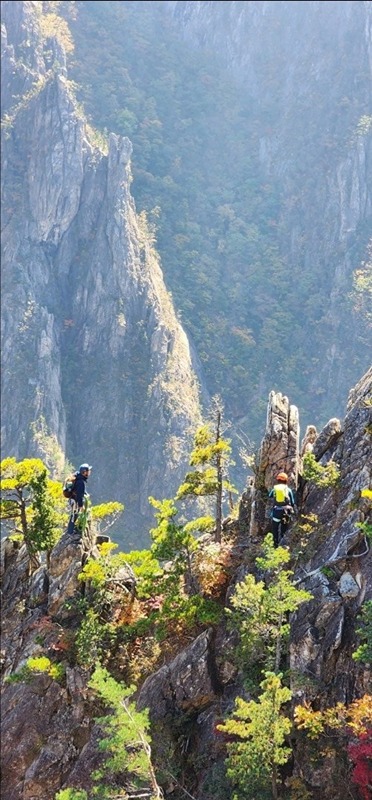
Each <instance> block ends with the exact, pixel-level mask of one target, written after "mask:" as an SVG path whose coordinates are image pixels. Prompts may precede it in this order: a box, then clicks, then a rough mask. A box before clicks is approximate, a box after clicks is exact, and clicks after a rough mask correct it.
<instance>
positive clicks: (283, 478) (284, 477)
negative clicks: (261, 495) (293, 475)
mask: <svg viewBox="0 0 372 800" xmlns="http://www.w3.org/2000/svg"><path fill="white" fill-rule="evenodd" d="M276 480H277V481H283V483H287V481H288V475H287V473H286V472H279V475H277V476H276Z"/></svg>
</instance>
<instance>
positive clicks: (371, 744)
mask: <svg viewBox="0 0 372 800" xmlns="http://www.w3.org/2000/svg"><path fill="white" fill-rule="evenodd" d="M347 752H348V756H349V758H350V760H351V761H353V763H354V768H353V771H352V774H351V779H352V781H353V783H355V785H356V786H357V787H358V790H359V792H360V796H361V798H362V800H371V796H372V728H368V730H367V731H366V732H365V733H362V734H360V736H358V741H357V742H355V743H353V744H349V746H348V748H347Z"/></svg>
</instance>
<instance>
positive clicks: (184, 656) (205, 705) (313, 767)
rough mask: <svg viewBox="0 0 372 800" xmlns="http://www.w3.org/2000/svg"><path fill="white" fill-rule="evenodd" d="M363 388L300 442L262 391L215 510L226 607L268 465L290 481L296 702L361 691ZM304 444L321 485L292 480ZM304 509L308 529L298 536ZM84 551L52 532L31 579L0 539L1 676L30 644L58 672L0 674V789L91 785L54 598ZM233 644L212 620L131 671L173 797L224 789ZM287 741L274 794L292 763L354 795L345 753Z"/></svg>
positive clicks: (84, 719)
mask: <svg viewBox="0 0 372 800" xmlns="http://www.w3.org/2000/svg"><path fill="white" fill-rule="evenodd" d="M371 400H372V371H371V370H370V371H369V372H368V373H367V374H366V375H364V376H363V378H362V379H361V380H360V382H359V383H358V384H357V385H356V386H355V388H354V389H353V390H352V392H350V395H349V401H348V406H347V409H346V415H345V418H344V419H343V420H339V419H332V420H330V422H329V423H328V425H327V426H325V428H324V429H323V430H322V431H320V432H317V431H316V430H315V429H314V428H311V429H310V430H307V431H306V433H305V436H304V437H303V439H302V441H301V443H300V439H299V418H298V410H297V409H296V407H295V406H293V405H291V404H290V402H289V400H288V398H287V397H285V396H283V395H281V394H278V393H276V392H272V393H271V394H270V397H269V402H268V414H267V424H266V430H265V434H264V437H263V440H262V444H261V449H260V453H259V456H258V459H257V464H256V475H255V478H254V479H250V482H249V485H248V487H247V490H246V492H245V493H244V495H243V496H242V498H241V501H240V511H239V518H238V519H237V520H235V521H234V520H225V522H224V535H223V541H222V544H221V547H220V553H221V558H223V559H224V563H225V565H227V564H228V569H227V572H226V576H227V581H226V584H225V585H224V586H223V587H220V589H219V592H220V599H221V602H222V604H223V605H226V606H229V604H230V600H231V595H232V592H233V591H234V589H235V587H236V585H237V583H239V582H240V581H241V580H243V578H244V576H245V575H247V574H248V573H249V572H251V571H252V570H254V569H255V567H254V562H255V556H256V555H257V554H258V553H259V551H260V545H261V543H262V539H263V537H264V535H265V533H266V531H267V530H268V528H269V525H270V523H269V516H268V508H269V506H268V500H267V489H268V488H269V487H270V486H271V483H272V477H273V475H274V474H275V473H276V471H277V469H278V467H279V468H281V469H283V468H285V469H286V470H287V472H288V473H289V474H290V475H291V476H292V477H291V483H292V485H293V486H298V490H297V505H298V514H297V520H296V523H295V524H294V525H293V526H292V527H291V528H290V529H289V531H288V533H287V534H286V537H285V540H284V543H285V544H286V545H287V546H289V549H290V552H291V559H292V561H291V566H292V568H293V570H294V580H295V581H296V583H297V585H301V586H302V587H304V588H307V589H308V590H309V591H310V592H311V594H312V599H311V600H310V601H308V602H306V603H305V604H303V605H302V606H300V608H299V609H298V611H297V612H296V613H295V614H293V615H292V617H291V641H290V651H289V653H288V656H287V658H288V663H287V667H288V668H289V669H290V675H291V678H290V681H291V689H292V692H293V702H294V703H295V704H300V703H303V702H305V701H307V702H311V703H313V704H314V707H315V708H326V707H328V706H333V705H335V704H336V703H337V702H340V703H346V704H347V705H349V704H350V703H351V702H352V701H353V700H355V699H358V698H361V697H362V696H363V695H365V694H371V688H372V687H371V675H370V665H368V664H363V663H360V662H356V661H355V660H353V658H352V652H353V651H354V650H355V647H356V643H357V635H356V628H357V627H358V624H359V619H360V617H359V616H358V615H359V612H360V609H361V606H362V604H363V603H365V602H366V601H367V600H371V599H372V581H371V576H372V569H371V551H370V544H369V543H368V540H367V537H366V536H365V535H364V533H363V530H362V529H361V528H360V526H359V523H363V522H367V523H369V524H370V523H371V513H372V508H371V501H370V500H369V499H368V498H364V497H363V496H362V494H361V490H362V489H365V488H369V489H371V488H372V474H371V465H372V459H371V453H372V448H371V424H372V416H371ZM309 451H311V452H313V454H314V456H315V459H316V461H317V463H320V464H321V465H323V466H325V465H326V464H327V463H329V461H330V460H334V461H335V462H336V463H337V464H338V465H339V467H340V480H339V482H338V484H337V486H336V487H334V488H320V487H316V486H315V485H314V484H313V483H312V482H311V481H305V480H304V479H303V477H302V470H303V466H302V458H303V454H304V453H305V452H309ZM296 476H298V477H296ZM309 519H311V520H312V524H311V526H310V527H311V531H310V534H309V533H307V535H305V532H304V528H303V526H304V525H306V522H308V520H309ZM206 544H207V542H206ZM87 550H88V552H87V553H84V552H83V550H82V549H81V548H79V547H77V549H76V546H73V545H71V544H69V543H67V541H66V537H63V538H62V539H61V540H60V542H58V544H57V545H56V547H55V549H54V550H53V551H52V554H51V558H50V566H49V567H48V568H47V567H46V565H42V566H41V567H39V569H38V570H36V571H35V572H34V573H33V575H32V576H31V577H29V575H28V561H27V557H26V552H25V549H24V547H21V548H20V549H19V546H18V545H17V544H16V543H15V542H12V541H10V540H5V541H4V542H3V551H2V569H3V579H2V588H3V615H4V627H3V631H4V635H3V652H2V659H3V675H4V677H9V676H10V675H12V674H14V673H15V672H17V671H19V669H20V668H21V667H22V665H24V663H25V661H26V660H27V658H29V657H30V656H38V655H41V654H44V655H45V654H48V655H49V657H50V658H51V659H52V660H53V661H57V662H58V663H60V664H61V665H62V666H63V667H64V670H65V677H64V678H63V679H62V680H59V681H58V682H56V681H54V680H53V679H52V678H51V677H50V676H49V675H47V674H39V675H37V674H35V675H34V677H33V679H32V681H31V682H21V683H6V682H4V684H3V689H2V692H3V695H2V760H3V771H2V773H3V794H2V797H3V798H4V800H26V798H27V800H36V798H39V797H40V796H43V798H45V800H54V794H55V792H56V791H57V790H58V789H59V788H60V787H67V786H75V787H81V788H86V789H88V790H89V787H90V786H91V773H92V770H93V768H94V765H96V763H97V745H96V742H97V736H98V729H97V726H96V724H95V723H94V717H95V716H96V707H95V705H94V702H93V700H92V696H91V694H90V692H89V691H88V689H87V681H88V679H89V674H90V672H89V670H87V669H82V668H81V666H80V667H79V666H76V663H74V660H73V658H72V656H71V653H72V652H73V651H72V650H71V641H72V640H71V637H72V638H73V636H74V632H76V618H75V617H74V610H73V604H72V605H71V604H70V606H66V602H65V601H66V599H69V600H71V599H73V598H74V597H75V598H76V597H77V596H79V595H80V593H81V584H80V586H79V582H78V579H77V575H78V573H79V571H80V569H81V563H82V560H83V561H84V559H86V557H87V555H91V556H93V557H94V558H96V557H97V552H96V551H95V548H94V547H93V548H92V545H91V543H90V544H89V543H88V547H87ZM325 567H326V568H327V569H324V568H325ZM130 577H131V576H130V575H129V579H130ZM117 584H118V593H117V595H116V600H115V603H114V607H113V608H112V611H111V614H110V619H111V620H117V619H118V615H119V616H120V614H122V612H123V608H124V606H125V602H126V601H125V594H127V595H128V591H129V592H133V586H131V585H130V580H129V583H128V576H126V577H125V576H124V578H123V577H122V579H121V581H118V582H117ZM134 591H135V587H134ZM69 637H70V638H69ZM68 641H70V649H69V648H68V644H67V643H68ZM234 644H236V637H235V636H234V635H232V634H231V632H230V633H228V632H227V630H226V627H225V624H224V623H223V624H220V625H218V626H216V628H214V629H213V628H207V629H205V630H204V631H202V632H201V633H200V635H198V636H197V637H196V638H195V639H194V640H193V641H190V642H189V643H187V645H185V643H180V647H179V650H178V652H176V653H175V652H174V650H173V654H172V655H170V654H168V656H167V655H165V657H164V659H162V665H161V667H160V668H159V669H158V670H157V671H155V672H153V674H149V675H148V676H147V678H146V680H143V678H145V674H143V678H142V680H140V681H139V686H138V688H139V692H138V706H139V707H140V708H144V707H147V708H149V711H150V717H151V720H152V725H153V736H152V738H153V744H152V748H153V757H154V759H155V763H159V761H161V760H163V765H164V763H165V764H166V765H167V768H168V769H169V772H167V771H165V772H163V773H162V774H163V776H164V775H165V777H163V789H164V793H165V796H166V797H171V798H176V799H177V800H179V799H180V798H181V797H182V796H183V794H184V788H183V787H186V788H187V790H188V791H189V792H190V793H191V794H192V795H193V796H194V797H198V798H200V800H215V798H216V797H218V798H219V797H221V798H223V800H227V797H229V788H228V785H227V784H226V779H225V777H224V770H223V762H224V759H225V757H226V751H225V747H224V742H223V739H221V735H220V734H219V733H218V730H217V728H216V725H217V724H218V723H219V722H221V719H223V717H224V715H225V714H226V713H228V712H229V711H231V709H232V706H233V703H234V699H235V697H236V696H238V695H240V696H241V695H242V693H243V692H244V690H243V687H242V683H241V676H240V674H239V670H238V669H237V666H236V664H235V663H234V659H233V657H232V653H233V647H234ZM68 652H69V655H67V653H68ZM143 653H145V650H143ZM121 657H122V656H121V655H120V652H118V654H117V660H116V662H114V665H115V672H116V676H117V678H119V679H120V677H121V672H120V669H121V667H120V663H121V661H120V659H121ZM122 678H123V679H125V677H124V675H123V676H122ZM292 747H293V748H294V755H295V758H294V761H293V764H292V766H291V767H290V769H289V771H288V770H287V771H286V772H285V773H284V774H283V785H282V794H281V795H280V796H283V797H286V798H287V797H289V786H290V784H289V783H288V782H287V781H288V780H289V779H290V778H291V773H292V779H295V780H300V782H301V786H302V791H303V792H305V790H306V792H307V794H306V796H307V797H308V798H311V800H323V798H324V797H326V798H327V800H336V799H337V800H350V798H353V800H359V798H360V795H359V793H358V789H357V788H356V786H354V785H353V784H352V783H351V782H350V775H349V773H347V772H343V770H344V769H345V758H346V756H345V753H344V754H343V755H342V754H341V755H340V760H338V761H337V759H336V760H335V761H333V760H332V758H331V756H330V755H329V752H328V755H327V754H326V753H325V754H323V755H322V756H320V755H319V752H318V753H317V756H316V758H315V757H314V752H313V751H312V750H311V748H310V745H308V744H307V743H306V740H305V741H304V739H303V738H301V737H297V738H296V737H294V738H293V740H292ZM309 748H310V749H309ZM170 754H171V755H170ZM15 763H16V765H17V766H16V769H15V768H14V764H15ZM175 775H176V776H177V777H175ZM180 776H182V777H180ZM180 785H181V786H182V788H181V786H180ZM297 786H298V785H297ZM230 789H231V787H230ZM291 796H292V795H291Z"/></svg>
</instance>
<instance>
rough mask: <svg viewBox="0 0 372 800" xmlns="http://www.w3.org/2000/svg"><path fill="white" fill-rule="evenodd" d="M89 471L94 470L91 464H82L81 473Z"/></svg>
mask: <svg viewBox="0 0 372 800" xmlns="http://www.w3.org/2000/svg"><path fill="white" fill-rule="evenodd" d="M87 469H92V467H91V465H90V464H80V467H79V472H85V471H86V470H87Z"/></svg>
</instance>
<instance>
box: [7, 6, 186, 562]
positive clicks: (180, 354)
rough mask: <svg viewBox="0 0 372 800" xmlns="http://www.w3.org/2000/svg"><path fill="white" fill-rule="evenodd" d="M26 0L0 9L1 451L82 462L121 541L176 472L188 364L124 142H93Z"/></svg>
mask: <svg viewBox="0 0 372 800" xmlns="http://www.w3.org/2000/svg"><path fill="white" fill-rule="evenodd" d="M37 6H38V3H32V2H24V3H23V2H11V3H9V2H4V3H2V37H3V40H2V89H3V97H2V112H3V117H4V120H5V124H4V138H3V150H2V159H3V167H2V175H1V181H2V225H3V232H2V272H3V277H2V342H3V385H2V434H3V453H4V455H15V456H16V457H18V458H23V457H25V456H30V455H32V454H35V453H41V455H42V457H47V460H48V457H49V458H50V450H51V444H52V450H53V459H52V460H53V462H54V465H55V462H56V460H59V463H63V457H64V455H65V456H66V457H67V458H68V459H69V461H70V462H72V463H73V464H74V466H75V468H76V467H77V466H78V465H79V463H81V462H82V461H86V460H89V462H90V463H92V464H93V466H94V471H93V473H92V477H91V481H90V486H91V493H92V496H93V499H94V502H102V501H104V500H105V501H107V500H119V501H121V502H124V504H125V508H126V510H125V513H124V521H123V530H122V531H121V532H120V534H119V538H120V539H121V542H122V543H123V542H124V541H125V542H126V543H127V544H129V546H132V545H133V543H134V541H135V538H136V537H137V536H138V535H140V536H144V535H145V532H146V531H147V530H148V528H149V523H152V522H153V516H152V513H151V511H150V508H149V504H148V501H147V498H148V496H149V495H155V496H158V495H159V493H160V492H161V491H163V488H162V487H167V491H169V492H170V494H172V492H173V491H174V490H175V488H176V487H177V486H178V485H179V482H180V480H181V479H182V477H183V475H184V469H185V465H186V464H187V456H188V453H189V452H190V443H191V441H192V438H191V437H192V434H193V433H194V431H195V427H196V426H197V424H198V422H199V419H200V406H199V382H198V378H197V375H196V369H197V366H196V362H195V359H194V358H193V355H192V353H191V349H190V345H189V342H188V340H187V337H186V335H185V333H184V331H183V329H182V327H181V325H180V324H179V322H178V320H177V318H176V315H175V311H174V308H173V305H172V301H171V298H170V296H169V294H168V292H167V289H166V287H165V285H164V281H163V276H162V272H161V268H160V265H159V261H158V258H157V256H156V254H155V252H154V251H153V249H152V247H151V243H150V237H149V235H148V231H147V228H146V224H145V221H144V220H143V219H140V218H139V217H138V216H137V214H136V210H135V207H134V203H133V200H132V197H131V193H130V183H131V170H130V157H131V143H130V142H129V140H128V139H119V137H117V136H114V135H111V136H110V137H109V142H108V149H107V150H106V151H104V150H103V149H102V146H99V145H97V142H96V139H95V138H94V133H93V132H92V130H90V129H89V126H87V124H86V121H85V119H84V118H83V116H82V115H81V113H80V111H79V109H78V108H77V105H76V102H75V99H74V95H73V92H72V89H71V87H70V85H69V82H68V79H67V77H66V69H65V55H64V51H63V50H62V49H61V47H60V46H59V45H58V43H57V42H56V40H55V39H45V37H44V38H43V37H42V35H41V32H40V27H39V18H38V13H37ZM180 386H182V391H180ZM46 451H47V453H48V455H47V456H46Z"/></svg>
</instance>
